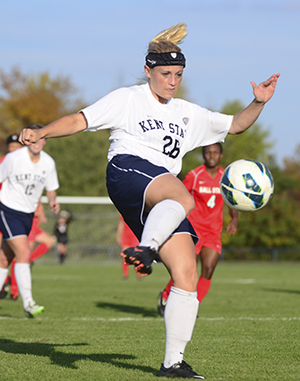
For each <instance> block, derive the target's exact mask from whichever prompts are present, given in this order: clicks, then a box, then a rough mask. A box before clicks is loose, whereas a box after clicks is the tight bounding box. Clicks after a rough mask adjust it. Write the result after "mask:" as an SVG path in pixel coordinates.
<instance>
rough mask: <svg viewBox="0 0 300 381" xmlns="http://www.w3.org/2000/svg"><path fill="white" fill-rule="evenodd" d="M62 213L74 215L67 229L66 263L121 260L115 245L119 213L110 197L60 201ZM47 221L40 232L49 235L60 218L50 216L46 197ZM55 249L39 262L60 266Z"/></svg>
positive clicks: (74, 198) (44, 201) (77, 198)
mask: <svg viewBox="0 0 300 381" xmlns="http://www.w3.org/2000/svg"><path fill="white" fill-rule="evenodd" d="M57 202H59V204H60V209H61V210H66V211H68V212H70V213H71V215H72V217H73V219H72V222H71V223H70V224H69V227H68V250H67V262H79V261H80V262H83V261H84V262H90V261H97V262H99V261H110V260H121V257H120V246H119V245H118V244H117V243H116V233H117V226H118V222H119V212H118V211H117V209H116V208H115V206H114V205H113V204H112V202H111V200H110V199H109V198H108V197H63V196H60V197H57ZM42 203H43V204H44V210H45V213H46V216H47V219H48V221H47V222H46V223H44V224H41V228H42V229H43V230H45V231H46V232H47V233H49V234H50V235H53V234H54V226H55V224H56V222H57V219H58V216H57V215H54V214H53V213H51V211H50V209H49V206H48V200H47V197H46V196H43V197H42ZM57 255H58V254H57V250H56V245H54V247H53V248H52V249H50V250H49V252H48V253H47V254H45V255H44V256H42V257H40V258H39V259H38V261H39V262H43V263H45V262H48V263H49V262H50V263H51V262H57V261H58V258H57Z"/></svg>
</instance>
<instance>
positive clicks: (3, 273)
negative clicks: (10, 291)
mask: <svg viewBox="0 0 300 381" xmlns="http://www.w3.org/2000/svg"><path fill="white" fill-rule="evenodd" d="M7 274H8V269H3V268H2V267H0V290H1V289H2V287H3V285H4V282H5V279H6V277H7Z"/></svg>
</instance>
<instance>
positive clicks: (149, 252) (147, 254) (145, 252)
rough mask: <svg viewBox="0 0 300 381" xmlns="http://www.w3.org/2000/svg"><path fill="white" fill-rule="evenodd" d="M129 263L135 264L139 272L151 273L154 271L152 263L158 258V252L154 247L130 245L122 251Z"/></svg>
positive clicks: (143, 273)
mask: <svg viewBox="0 0 300 381" xmlns="http://www.w3.org/2000/svg"><path fill="white" fill-rule="evenodd" d="M121 256H122V257H123V258H124V259H125V261H126V263H128V264H129V265H134V267H135V270H136V272H137V273H139V274H141V275H144V276H145V275H149V274H151V273H152V267H151V263H152V262H153V261H154V260H155V259H156V258H157V256H158V254H157V252H156V251H155V250H154V249H151V248H150V247H145V246H136V247H129V248H128V249H126V250H124V251H123V253H121Z"/></svg>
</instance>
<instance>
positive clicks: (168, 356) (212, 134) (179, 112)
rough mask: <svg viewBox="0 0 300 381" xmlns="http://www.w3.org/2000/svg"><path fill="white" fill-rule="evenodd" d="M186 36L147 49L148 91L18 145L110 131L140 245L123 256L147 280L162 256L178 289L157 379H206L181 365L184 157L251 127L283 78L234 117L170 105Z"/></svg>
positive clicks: (187, 332)
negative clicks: (182, 169) (97, 131)
mask: <svg viewBox="0 0 300 381" xmlns="http://www.w3.org/2000/svg"><path fill="white" fill-rule="evenodd" d="M185 35H186V25H185V24H178V25H176V26H174V27H171V28H169V29H167V30H166V31H164V32H162V33H160V34H159V35H157V36H156V37H155V38H154V39H153V40H152V41H151V42H150V44H149V47H148V54H147V56H146V63H145V66H144V70H145V74H146V76H147V78H148V83H147V84H146V85H142V86H139V87H131V88H129V89H119V90H116V91H115V92H112V93H111V94H109V95H107V96H106V97H104V98H103V99H101V100H100V101H99V102H96V103H95V104H94V105H91V106H90V107H87V108H85V109H84V110H82V111H81V112H79V113H78V114H73V115H69V116H66V117H63V118H61V119H59V120H57V121H55V122H53V123H51V124H49V125H48V126H46V127H44V128H43V129H41V130H38V131H31V130H23V131H22V132H21V134H20V142H22V143H23V144H31V143H33V142H36V141H38V140H39V139H41V138H44V137H47V138H51V137H59V136H66V135H72V134H75V133H77V132H79V131H83V130H90V131H96V130H99V129H103V128H109V129H110V130H111V136H110V142H111V146H110V149H109V153H108V159H109V163H108V166H107V176H106V179H107V189H108V192H109V195H110V197H111V199H112V201H113V203H114V204H115V206H116V207H117V208H118V210H119V211H120V213H121V214H122V216H123V218H124V220H125V222H126V223H127V224H128V225H129V227H130V228H131V230H133V232H134V233H135V235H136V236H137V238H138V239H139V241H140V245H139V246H137V247H134V248H129V249H126V250H125V251H124V253H123V256H124V257H125V260H126V261H127V262H128V263H130V264H133V265H134V266H135V268H136V270H137V271H138V272H139V273H141V274H144V275H147V274H150V273H151V271H152V268H151V263H152V261H153V260H154V259H156V258H157V255H159V257H160V259H161V261H162V262H163V263H164V265H165V266H166V267H167V269H168V271H169V273H170V274H171V277H172V279H173V282H174V284H173V287H172V289H171V292H170V296H169V298H168V302H167V305H166V309H165V314H164V319H165V327H166V349H165V358H164V363H163V364H162V366H161V368H160V370H159V373H158V375H159V376H162V377H180V378H195V379H203V378H204V377H203V376H200V375H198V374H197V373H196V372H194V371H193V370H192V369H191V367H190V366H189V365H187V364H186V363H185V362H184V361H183V354H184V350H185V346H186V344H187V343H188V341H189V340H190V339H191V336H192V332H193V328H194V324H195V319H196V316H197V311H198V300H197V292H196V286H197V281H198V273H197V264H196V256H195V250H194V243H195V241H196V240H197V238H196V234H195V232H194V230H193V228H192V226H191V224H190V223H189V222H188V220H187V219H186V216H187V215H188V214H189V213H190V211H191V210H192V209H193V207H194V200H193V198H192V196H191V195H190V193H189V192H188V191H187V189H186V188H185V186H184V185H183V184H182V182H181V181H180V180H179V179H178V178H177V177H176V176H175V175H176V174H177V173H178V172H179V171H180V168H181V160H182V157H183V155H184V154H185V153H186V152H188V151H190V150H192V149H193V148H196V147H198V146H201V145H207V144H212V143H215V142H218V141H221V140H224V138H225V137H226V135H227V133H230V134H239V133H241V132H243V131H245V130H246V129H247V128H249V127H250V126H251V125H252V124H253V123H254V122H255V120H256V119H257V118H258V116H259V114H260V112H261V111H262V109H263V107H264V105H265V103H266V102H267V101H268V100H269V99H270V98H271V97H272V95H273V93H274V90H275V87H276V83H277V79H278V77H279V74H274V75H272V76H271V77H270V78H269V79H268V80H267V81H265V82H263V83H261V84H260V85H258V86H257V85H256V84H255V83H254V82H251V84H252V87H253V94H254V100H253V102H251V104H250V105H249V106H248V107H247V108H245V109H244V110H242V111H241V112H239V113H238V114H237V115H235V116H233V117H232V116H226V115H220V114H218V113H211V112H209V111H208V110H205V109H203V108H201V107H199V106H196V105H193V104H191V103H188V102H185V101H182V100H177V99H173V96H174V95H175V93H176V90H177V89H178V86H179V84H180V82H181V79H182V74H183V70H184V67H185V57H184V55H183V54H182V53H181V49H180V48H179V46H178V44H179V43H180V42H181V41H182V40H183V38H184V37H185ZM126 62H128V60H126ZM83 138H84V137H83Z"/></svg>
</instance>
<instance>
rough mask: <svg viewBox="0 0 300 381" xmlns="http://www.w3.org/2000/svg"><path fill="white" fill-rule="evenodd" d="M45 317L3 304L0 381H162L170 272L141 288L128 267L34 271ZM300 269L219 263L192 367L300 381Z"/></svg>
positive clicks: (158, 268)
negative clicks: (160, 305)
mask: <svg viewBox="0 0 300 381" xmlns="http://www.w3.org/2000/svg"><path fill="white" fill-rule="evenodd" d="M32 278H33V295H34V298H35V300H36V301H37V302H38V303H39V304H43V305H44V306H45V312H44V314H42V315H40V316H39V317H37V318H35V319H27V318H24V314H23V309H22V303H21V300H18V301H16V302H13V301H11V300H9V299H8V297H7V298H6V299H4V300H0V380H1V381H2V380H5V381H6V380H7V381H16V380H80V381H83V380H89V381H92V380H105V381H106V380H124V381H125V380H128V381H129V380H130V381H132V380H155V379H157V376H156V375H157V372H158V369H159V367H160V364H161V362H162V361H163V358H164V345H165V338H164V322H163V319H162V318H161V317H159V316H158V314H157V311H156V303H157V295H158V292H159V291H160V290H161V289H162V288H163V286H164V285H165V284H166V283H167V281H168V274H167V272H166V270H165V269H164V267H163V266H162V265H154V272H153V274H152V275H150V276H148V277H146V278H144V279H142V280H140V281H139V280H137V278H136V276H135V273H134V270H133V269H130V278H129V279H128V280H127V281H124V280H123V279H122V275H121V265H120V263H117V264H113V263H112V264H103V265H99V264H93V265H82V266H80V265H70V264H66V265H63V266H59V265H39V264H37V265H35V266H34V267H33V269H32ZM299 280H300V266H299V264H275V265H274V264H265V263H251V264H236V263H220V264H219V265H218V267H217V269H216V272H215V275H214V278H213V281H212V286H211V289H210V292H209V294H208V295H207V296H206V298H205V299H204V301H203V303H202V305H201V307H200V309H199V315H200V318H199V319H197V322H196V325H195V329H194V334H193V338H192V341H191V342H190V343H189V344H188V346H187V348H186V352H185V360H186V361H187V362H188V363H190V364H191V365H192V366H193V368H194V370H196V371H197V372H199V373H200V374H203V375H205V376H206V377H207V379H208V380H234V381H235V380H237V381H239V380H258V381H261V380H289V381H290V380H299V379H300V344H299V334H300V281H299Z"/></svg>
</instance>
